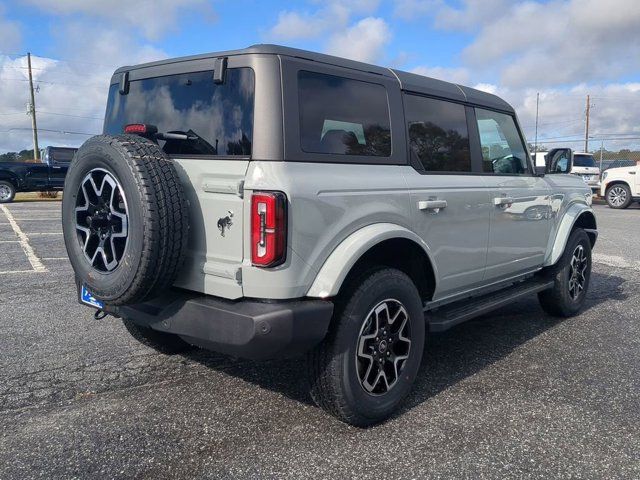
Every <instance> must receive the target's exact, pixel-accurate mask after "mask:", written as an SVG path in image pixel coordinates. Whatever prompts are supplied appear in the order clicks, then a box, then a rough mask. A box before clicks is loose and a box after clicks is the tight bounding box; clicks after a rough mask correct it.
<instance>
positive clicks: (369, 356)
mask: <svg viewBox="0 0 640 480" xmlns="http://www.w3.org/2000/svg"><path fill="white" fill-rule="evenodd" d="M346 290H347V291H346V292H345V294H344V295H343V296H342V297H341V298H339V299H338V301H337V302H336V303H337V305H336V311H335V313H334V318H333V320H332V325H331V329H330V332H329V334H328V335H327V337H326V338H325V339H324V341H323V342H322V343H321V344H320V345H319V346H318V347H316V348H315V349H314V350H313V351H312V352H311V353H310V355H309V379H310V383H311V396H312V398H313V400H314V401H315V402H316V404H318V405H319V406H320V407H322V408H323V409H324V410H326V411H327V412H329V413H330V414H332V415H334V416H336V417H338V418H339V419H340V420H342V421H344V422H346V423H350V424H352V425H355V426H359V427H366V426H369V425H372V424H375V423H378V422H381V421H382V420H384V419H386V418H388V417H389V416H390V415H391V414H392V413H393V412H394V411H395V410H396V409H397V408H398V406H399V405H400V403H401V402H402V401H403V400H404V398H405V397H406V396H407V394H408V393H409V391H410V389H411V386H412V385H413V382H414V380H415V378H416V375H417V373H418V368H419V367H420V362H421V360H422V352H423V349H424V339H425V320H424V314H423V310H422V302H421V299H420V295H419V293H418V290H417V289H416V286H415V285H414V283H413V282H412V281H411V279H410V278H409V277H408V276H407V275H406V274H404V273H403V272H400V271H399V270H395V269H391V268H384V269H381V270H378V271H374V272H370V273H368V274H366V275H364V276H362V277H360V279H359V280H358V281H357V282H353V284H352V285H351V286H350V287H348V288H347V289H346Z"/></svg>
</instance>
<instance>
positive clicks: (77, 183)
mask: <svg viewBox="0 0 640 480" xmlns="http://www.w3.org/2000/svg"><path fill="white" fill-rule="evenodd" d="M62 225H63V231H64V242H65V245H66V247H67V253H68V254H69V260H70V261H71V265H72V266H73V270H74V271H75V273H76V277H77V278H78V280H79V281H80V282H82V283H83V284H84V285H85V286H86V287H87V288H88V289H89V291H90V292H91V293H92V294H93V296H94V297H96V298H98V299H99V300H102V301H103V302H104V303H105V304H107V305H115V306H119V305H127V304H133V303H139V302H141V301H143V300H145V299H150V298H152V297H154V296H156V295H157V294H158V293H159V292H161V291H162V290H163V289H166V288H167V287H169V286H170V285H171V284H172V283H173V282H174V281H175V279H176V276H177V274H178V271H179V270H180V267H181V265H182V263H183V259H184V256H185V249H186V246H187V238H188V232H189V219H188V210H187V200H186V198H185V195H184V191H183V189H182V185H181V184H180V180H179V178H178V174H177V172H176V168H175V166H174V164H173V162H172V161H171V160H170V159H169V158H168V157H167V156H166V155H165V153H164V152H163V151H162V150H161V149H160V147H159V146H158V145H157V144H155V143H154V142H152V141H151V140H148V139H146V138H143V137H139V136H136V135H117V136H110V135H99V136H95V137H92V138H90V139H89V140H87V141H86V142H85V143H84V145H82V146H81V147H80V149H79V150H78V152H77V154H76V155H75V157H74V159H73V162H72V163H71V165H70V167H69V171H68V172H67V177H66V180H65V188H64V197H63V199H62Z"/></svg>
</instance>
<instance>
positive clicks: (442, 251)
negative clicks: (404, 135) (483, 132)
mask: <svg viewBox="0 0 640 480" xmlns="http://www.w3.org/2000/svg"><path fill="white" fill-rule="evenodd" d="M404 106H405V116H406V121H407V131H408V139H409V152H410V153H409V154H410V155H411V164H412V165H413V166H414V169H413V170H410V171H409V172H408V173H407V176H406V179H407V183H408V185H409V189H410V192H411V209H412V215H413V220H414V229H415V231H416V233H418V234H419V235H420V236H421V237H422V238H423V239H424V241H425V242H426V243H427V245H428V246H429V249H430V251H431V257H432V260H433V261H434V263H435V268H436V270H437V280H438V285H437V291H436V292H435V294H434V300H439V299H442V298H444V297H447V296H450V295H453V294H457V293H461V292H463V291H466V290H471V289H473V288H475V287H477V286H479V285H480V284H481V283H482V279H483V276H484V269H485V262H486V254H487V246H488V236H489V222H490V215H491V205H490V203H489V192H488V189H487V188H486V186H485V183H484V182H483V179H482V176H481V175H477V174H476V173H474V172H472V160H471V150H470V147H469V128H468V125H467V117H466V110H468V108H465V106H464V105H462V104H458V103H453V102H450V101H445V100H441V99H435V98H428V97H422V96H418V95H412V94H404Z"/></svg>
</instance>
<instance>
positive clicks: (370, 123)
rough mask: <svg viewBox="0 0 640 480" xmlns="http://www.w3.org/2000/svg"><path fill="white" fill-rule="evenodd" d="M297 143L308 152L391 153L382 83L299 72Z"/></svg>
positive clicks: (386, 102) (336, 153)
mask: <svg viewBox="0 0 640 480" xmlns="http://www.w3.org/2000/svg"><path fill="white" fill-rule="evenodd" d="M298 102H299V108H300V144H301V147H302V150H303V151H305V152H308V153H329V154H335V155H365V156H376V157H388V156H390V155H391V126H390V120H389V103H388V100H387V91H386V89H385V88H384V86H382V85H379V84H375V83H369V82H363V81H360V80H353V79H349V78H344V77H338V76H334V75H326V74H322V73H316V72H307V71H300V72H298Z"/></svg>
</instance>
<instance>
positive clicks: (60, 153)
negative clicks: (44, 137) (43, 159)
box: [49, 147, 78, 165]
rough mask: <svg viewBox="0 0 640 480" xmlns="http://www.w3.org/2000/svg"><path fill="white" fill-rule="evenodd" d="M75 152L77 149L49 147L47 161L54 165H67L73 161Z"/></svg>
mask: <svg viewBox="0 0 640 480" xmlns="http://www.w3.org/2000/svg"><path fill="white" fill-rule="evenodd" d="M77 150H78V149H77V148H61V147H50V148H49V161H52V162H53V163H56V164H62V165H68V164H69V163H71V160H73V156H74V155H75V154H76V151H77Z"/></svg>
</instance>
